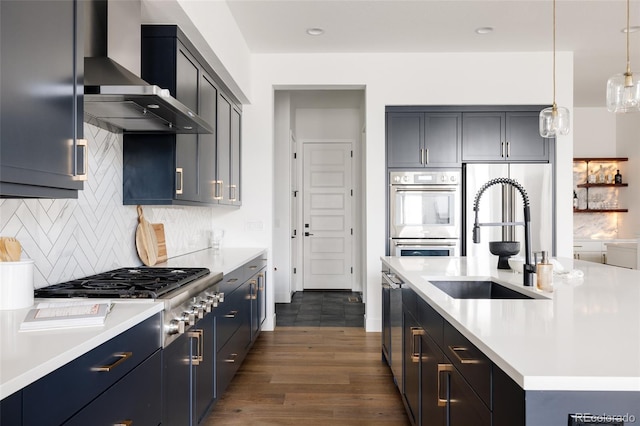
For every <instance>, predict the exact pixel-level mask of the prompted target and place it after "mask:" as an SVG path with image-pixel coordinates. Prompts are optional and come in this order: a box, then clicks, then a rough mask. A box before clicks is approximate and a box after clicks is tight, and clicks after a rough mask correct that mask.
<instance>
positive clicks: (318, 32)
mask: <svg viewBox="0 0 640 426" xmlns="http://www.w3.org/2000/svg"><path fill="white" fill-rule="evenodd" d="M307 34H309V35H310V36H319V35H322V34H324V30H323V29H322V28H318V27H316V28H307Z"/></svg>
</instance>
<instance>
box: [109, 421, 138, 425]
mask: <svg viewBox="0 0 640 426" xmlns="http://www.w3.org/2000/svg"><path fill="white" fill-rule="evenodd" d="M132 424H133V420H123V421H121V422H118V423H114V424H113V426H131V425H132Z"/></svg>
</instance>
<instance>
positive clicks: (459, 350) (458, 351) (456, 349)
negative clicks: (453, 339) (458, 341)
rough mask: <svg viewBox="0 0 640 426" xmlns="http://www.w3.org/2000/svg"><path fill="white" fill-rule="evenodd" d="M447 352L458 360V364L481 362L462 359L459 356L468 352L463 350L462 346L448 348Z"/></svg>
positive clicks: (468, 358)
mask: <svg viewBox="0 0 640 426" xmlns="http://www.w3.org/2000/svg"><path fill="white" fill-rule="evenodd" d="M449 350H450V351H451V353H452V354H454V355H455V356H456V358H458V361H460V364H480V363H481V361H480V360H479V359H475V358H470V357H468V356H467V357H464V358H463V357H462V356H460V355H461V354H463V355H464V354H465V353H468V352H469V348H465V347H464V346H449Z"/></svg>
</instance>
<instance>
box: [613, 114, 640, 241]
mask: <svg viewBox="0 0 640 426" xmlns="http://www.w3.org/2000/svg"><path fill="white" fill-rule="evenodd" d="M616 118H617V125H616V135H617V156H618V157H628V158H629V161H628V162H627V163H620V166H621V169H622V170H620V173H622V181H623V182H627V183H629V187H628V188H622V189H620V200H621V206H623V207H625V206H626V207H627V208H628V209H629V212H628V213H618V216H619V219H618V236H619V237H620V238H640V113H631V114H617V115H616Z"/></svg>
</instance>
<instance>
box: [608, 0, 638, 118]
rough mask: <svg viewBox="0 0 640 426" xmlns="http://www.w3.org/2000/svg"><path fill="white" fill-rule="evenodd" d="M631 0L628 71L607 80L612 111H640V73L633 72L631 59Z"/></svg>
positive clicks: (610, 109)
mask: <svg viewBox="0 0 640 426" xmlns="http://www.w3.org/2000/svg"><path fill="white" fill-rule="evenodd" d="M629 2H630V1H629V0H627V30H626V33H627V71H626V72H625V73H624V74H616V75H614V76H613V77H611V78H610V79H609V81H608V82H607V109H608V110H609V111H610V112H638V111H640V74H638V73H635V74H634V73H632V72H631V60H630V59H629V33H630V31H629V30H630V28H629Z"/></svg>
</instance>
